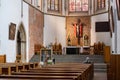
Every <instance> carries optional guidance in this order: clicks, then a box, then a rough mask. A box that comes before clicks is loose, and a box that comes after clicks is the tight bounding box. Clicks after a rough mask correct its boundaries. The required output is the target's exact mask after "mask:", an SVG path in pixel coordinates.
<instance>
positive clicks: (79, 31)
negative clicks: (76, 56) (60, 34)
mask: <svg viewBox="0 0 120 80" xmlns="http://www.w3.org/2000/svg"><path fill="white" fill-rule="evenodd" d="M72 25H73V27H74V33H75V36H76V38H77V39H78V45H80V38H81V37H82V35H83V24H82V23H81V20H80V19H78V20H77V23H74V24H72Z"/></svg>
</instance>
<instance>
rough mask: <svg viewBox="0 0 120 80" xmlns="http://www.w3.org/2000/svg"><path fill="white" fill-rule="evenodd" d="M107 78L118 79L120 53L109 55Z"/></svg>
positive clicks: (109, 79) (119, 75) (119, 78)
mask: <svg viewBox="0 0 120 80" xmlns="http://www.w3.org/2000/svg"><path fill="white" fill-rule="evenodd" d="M108 69H109V70H108V80H120V55H113V54H112V55H111V56H110V65H109V68H108Z"/></svg>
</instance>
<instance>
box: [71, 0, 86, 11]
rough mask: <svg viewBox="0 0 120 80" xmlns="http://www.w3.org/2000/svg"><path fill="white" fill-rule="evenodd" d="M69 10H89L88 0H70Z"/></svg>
mask: <svg viewBox="0 0 120 80" xmlns="http://www.w3.org/2000/svg"><path fill="white" fill-rule="evenodd" d="M69 11H70V12H79V11H88V0H69Z"/></svg>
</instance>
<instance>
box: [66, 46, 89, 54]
mask: <svg viewBox="0 0 120 80" xmlns="http://www.w3.org/2000/svg"><path fill="white" fill-rule="evenodd" d="M64 49H65V54H85V53H88V54H89V51H90V46H66V47H65V48H64Z"/></svg>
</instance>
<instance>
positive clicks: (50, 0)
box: [47, 0, 59, 11]
mask: <svg viewBox="0 0 120 80" xmlns="http://www.w3.org/2000/svg"><path fill="white" fill-rule="evenodd" d="M47 6H48V10H51V11H59V0H47Z"/></svg>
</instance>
